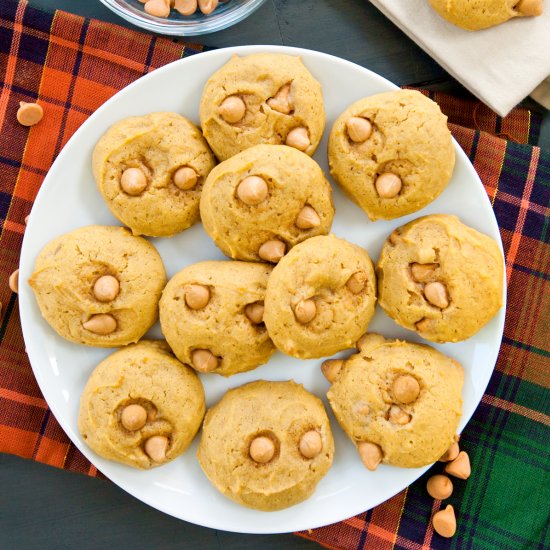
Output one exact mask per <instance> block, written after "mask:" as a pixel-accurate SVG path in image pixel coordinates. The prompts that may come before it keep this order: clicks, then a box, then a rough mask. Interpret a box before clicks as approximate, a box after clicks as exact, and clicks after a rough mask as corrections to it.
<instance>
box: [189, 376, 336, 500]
mask: <svg viewBox="0 0 550 550" xmlns="http://www.w3.org/2000/svg"><path fill="white" fill-rule="evenodd" d="M333 454H334V441H333V439H332V432H331V430H330V424H329V420H328V417H327V413H326V412H325V408H324V407H323V403H322V402H321V400H320V399H319V398H317V397H315V396H314V395H312V394H311V393H309V392H308V391H306V390H305V389H304V388H303V387H302V386H301V385H299V384H296V383H295V382H293V381H289V382H266V381H264V380H259V381H257V382H251V383H250V384H246V385H245V386H241V387H240V388H236V389H232V390H229V391H228V392H227V393H226V394H225V395H224V396H223V398H222V399H221V401H220V402H219V403H218V404H217V405H215V406H214V407H212V408H211V409H209V410H208V412H207V413H206V417H205V419H204V424H203V429H202V436H201V440H200V443H199V450H198V453H197V456H198V459H199V464H200V465H201V468H202V469H203V471H204V473H205V474H206V477H208V479H209V480H210V481H211V483H212V484H213V485H214V486H215V487H216V489H218V490H219V491H220V492H221V493H223V494H224V495H226V496H227V497H229V498H231V499H232V500H234V501H236V502H238V503H239V504H244V505H245V506H248V507H250V508H256V509H258V510H264V511H273V510H281V509H283V508H287V507H289V506H292V505H294V504H298V503H299V502H302V501H304V500H306V499H307V498H309V497H310V496H311V495H312V494H313V492H314V491H315V487H316V485H317V483H318V482H319V481H320V480H321V478H322V477H323V476H324V475H325V474H326V473H327V472H328V470H329V469H330V467H331V465H332V457H333Z"/></svg>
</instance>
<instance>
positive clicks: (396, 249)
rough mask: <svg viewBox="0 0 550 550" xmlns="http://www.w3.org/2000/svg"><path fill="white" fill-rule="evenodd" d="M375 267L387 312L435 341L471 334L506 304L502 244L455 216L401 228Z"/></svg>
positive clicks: (433, 217)
mask: <svg viewBox="0 0 550 550" xmlns="http://www.w3.org/2000/svg"><path fill="white" fill-rule="evenodd" d="M376 269H377V275H378V294H379V302H380V305H381V306H382V308H383V309H384V311H385V312H386V313H387V314H388V315H389V316H390V317H391V318H392V319H393V320H394V321H396V322H397V323H399V324H400V325H401V326H403V327H405V328H407V329H409V330H414V331H416V332H417V333H418V334H419V335H420V336H422V337H423V338H426V340H431V341H432V342H458V341H460V340H465V339H466V338H469V337H470V336H473V335H474V334H475V333H476V332H478V331H479V330H480V329H481V328H482V327H483V326H484V325H486V324H487V323H488V322H489V321H490V320H491V319H492V318H493V317H494V315H495V314H496V313H497V311H498V310H499V309H500V307H501V306H502V300H503V297H502V291H503V279H504V260H503V257H502V253H501V251H500V248H499V246H498V245H497V243H496V242H495V241H494V240H493V239H491V238H490V237H488V236H487V235H484V234H482V233H479V232H478V231H476V230H475V229H472V228H471V227H468V226H466V225H464V224H463V223H462V222H460V220H459V219H458V218H457V217H456V216H449V215H443V214H438V215H431V216H424V217H422V218H418V219H416V220H413V221H412V222H409V223H408V224H406V225H404V226H402V227H400V228H398V229H397V230H395V231H394V232H393V233H392V234H391V235H390V237H389V238H388V240H387V241H386V243H385V244H384V246H383V248H382V252H381V253H380V257H379V259H378V264H377V268H376Z"/></svg>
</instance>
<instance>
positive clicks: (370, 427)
mask: <svg viewBox="0 0 550 550" xmlns="http://www.w3.org/2000/svg"><path fill="white" fill-rule="evenodd" d="M358 347H359V352H358V353H357V354H355V355H352V356H351V357H349V358H348V359H347V360H346V361H345V362H344V364H343V366H342V367H341V368H340V370H339V371H338V372H337V373H333V374H332V376H331V378H332V380H331V381H332V386H331V388H330V390H329V391H328V393H327V396H328V399H329V402H330V406H331V407H332V410H333V411H334V414H335V416H336V418H337V420H338V422H339V424H340V426H342V429H343V430H344V431H345V432H346V434H347V435H348V437H349V438H350V439H351V440H352V441H353V443H354V444H355V445H356V446H357V448H358V451H359V454H360V456H361V459H362V461H363V463H364V464H365V466H366V467H367V468H368V469H369V470H374V469H376V467H377V466H378V464H379V463H380V462H382V463H384V464H392V465H393V466H400V467H402V468H418V467H420V466H425V465H427V464H431V463H432V462H435V461H436V460H438V459H439V458H440V457H441V456H442V455H443V453H444V452H445V451H446V450H447V449H448V448H449V446H450V445H451V443H452V442H453V441H454V436H455V434H456V430H457V428H458V422H459V420H460V416H461V414H462V397H461V392H462V386H463V383H464V372H463V369H462V367H461V365H460V364H459V363H458V362H457V361H454V360H453V359H450V358H449V357H446V356H445V355H443V354H442V353H440V352H438V351H437V350H435V349H433V348H431V347H430V346H425V345H421V344H413V343H410V342H401V341H399V340H386V339H385V338H384V337H383V336H380V335H378V334H367V335H365V336H363V337H362V338H361V339H360V341H359V343H358Z"/></svg>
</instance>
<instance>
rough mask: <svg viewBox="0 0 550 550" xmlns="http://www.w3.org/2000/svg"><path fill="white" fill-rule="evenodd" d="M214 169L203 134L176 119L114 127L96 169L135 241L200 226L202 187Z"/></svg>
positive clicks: (96, 156)
mask: <svg viewBox="0 0 550 550" xmlns="http://www.w3.org/2000/svg"><path fill="white" fill-rule="evenodd" d="M214 165H215V159H214V155H213V154H212V151H210V148H209V147H208V144H207V143H206V141H205V140H204V138H203V136H202V134H201V132H200V130H199V129H198V128H197V127H196V126H194V125H193V124H192V123H191V122H190V121H189V120H187V119H186V118H185V117H183V116H181V115H179V114H177V113H163V112H160V113H151V114H148V115H144V116H138V117H130V118H126V119H124V120H120V121H119V122H117V123H116V124H114V125H113V126H112V127H111V128H109V130H107V132H106V133H105V134H104V135H103V136H102V137H101V139H100V140H99V141H98V143H97V145H96V146H95V149H94V152H93V158H92V169H93V173H94V178H95V181H96V183H97V187H98V189H99V191H100V193H101V195H102V196H103V199H104V200H105V202H106V203H107V206H108V207H109V210H111V212H112V213H113V215H114V216H115V217H116V218H118V219H119V220H120V221H121V222H122V223H123V224H125V225H127V226H128V227H129V228H130V229H131V230H132V232H133V233H134V234H135V235H148V236H150V237H169V236H171V235H174V234H176V233H179V232H181V231H183V230H184V229H187V228H188V227H190V226H191V225H193V224H194V223H196V222H197V221H198V220H199V201H200V194H201V190H202V184H203V183H204V180H205V179H206V176H207V175H208V173H209V172H210V170H212V168H213V167H214Z"/></svg>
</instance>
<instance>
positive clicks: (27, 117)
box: [17, 101, 44, 126]
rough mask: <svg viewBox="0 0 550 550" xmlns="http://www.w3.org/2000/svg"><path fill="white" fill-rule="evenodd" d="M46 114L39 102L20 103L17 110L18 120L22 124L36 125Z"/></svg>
mask: <svg viewBox="0 0 550 550" xmlns="http://www.w3.org/2000/svg"><path fill="white" fill-rule="evenodd" d="M43 116H44V109H42V106H41V105H39V104H38V103H25V102H24V101H21V102H20V103H19V109H18V110H17V122H19V124H21V125H22V126H34V125H35V124H38V123H39V122H40V121H41V120H42V117H43Z"/></svg>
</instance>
